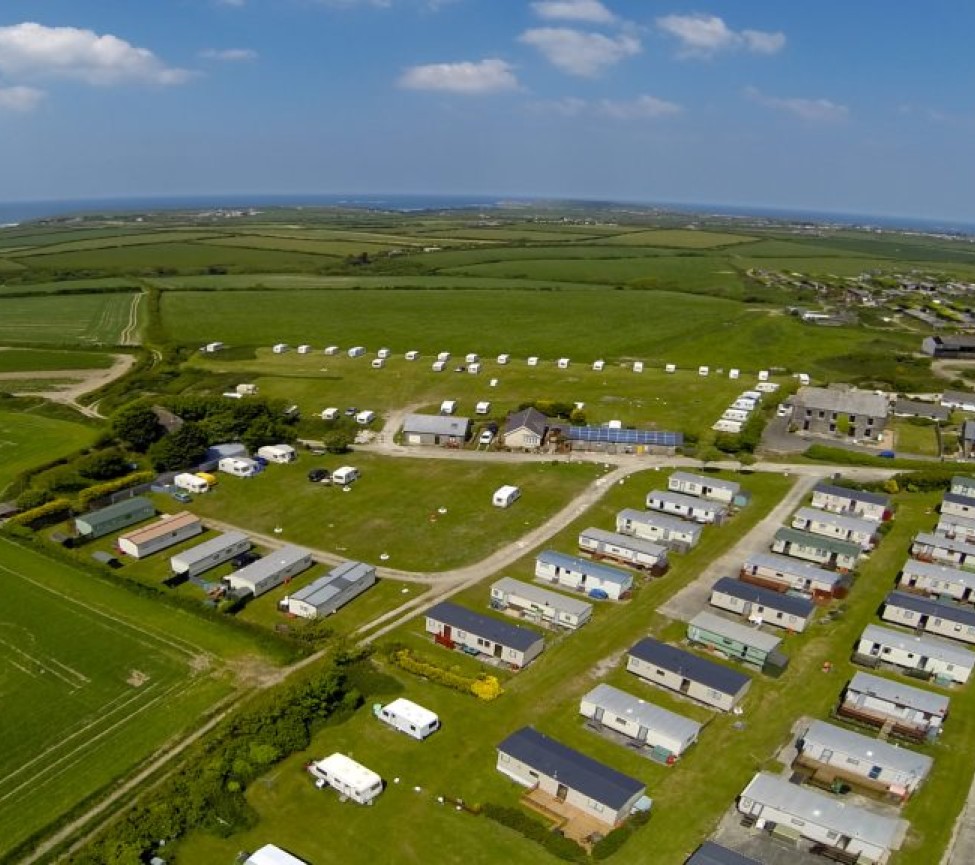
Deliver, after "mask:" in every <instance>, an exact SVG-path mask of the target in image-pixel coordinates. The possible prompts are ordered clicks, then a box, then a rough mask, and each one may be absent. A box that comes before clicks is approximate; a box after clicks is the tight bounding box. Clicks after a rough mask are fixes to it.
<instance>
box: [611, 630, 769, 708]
mask: <svg viewBox="0 0 975 865" xmlns="http://www.w3.org/2000/svg"><path fill="white" fill-rule="evenodd" d="M629 653H630V654H631V655H633V657H634V658H639V659H640V660H641V661H646V662H647V663H649V664H655V665H656V666H658V667H661V668H662V669H664V670H669V671H670V672H672V673H676V674H678V675H681V676H685V677H686V678H688V679H691V680H693V681H695V682H699V683H700V684H702V685H705V686H707V687H708V688H713V689H714V690H715V691H720V692H721V693H722V694H732V695H733V694H737V693H738V692H739V691H740V690H741V689H742V688H744V687H745V685H747V684H748V682H749V681H750V679H749V677H748V676H746V675H745V674H744V673H739V672H738V671H737V670H732V669H731V667H725V666H724V665H723V664H716V663H714V661H707V660H705V659H704V658H699V657H698V656H697V655H694V654H691V653H690V652H685V651H684V650H683V649H678V648H677V647H676V646H671V645H668V644H667V643H661V642H660V641H659V640H655V639H653V637H644V638H643V639H642V640H640V641H639V642H638V643H635V644H634V645H633V646H632V647H631V648H630V650H629Z"/></svg>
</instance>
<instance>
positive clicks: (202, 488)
mask: <svg viewBox="0 0 975 865" xmlns="http://www.w3.org/2000/svg"><path fill="white" fill-rule="evenodd" d="M173 486H174V487H176V488H177V489H180V490H186V492H188V493H197V494H198V495H199V494H200V493H205V492H206V491H207V490H208V489H210V484H208V483H207V482H206V481H205V480H203V478H201V477H200V476H199V475H193V474H190V473H189V472H181V473H180V474H178V475H176V477H174V478H173Z"/></svg>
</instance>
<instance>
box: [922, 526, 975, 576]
mask: <svg viewBox="0 0 975 865" xmlns="http://www.w3.org/2000/svg"><path fill="white" fill-rule="evenodd" d="M911 555H912V556H916V557H917V558H918V559H920V560H921V561H922V562H939V563H941V564H944V565H957V566H958V567H962V568H964V567H970V568H975V544H966V543H965V542H964V541H957V540H955V541H953V540H952V539H951V538H946V537H944V535H936V534H934V533H933V532H918V533H917V534H916V535H915V536H914V541H913V543H912V544H911Z"/></svg>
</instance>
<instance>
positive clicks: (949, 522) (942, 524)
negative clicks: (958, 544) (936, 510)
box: [934, 514, 975, 544]
mask: <svg viewBox="0 0 975 865" xmlns="http://www.w3.org/2000/svg"><path fill="white" fill-rule="evenodd" d="M934 530H935V532H937V533H938V534H939V535H944V536H945V537H946V538H951V539H952V540H956V541H964V542H965V543H969V544H971V543H975V518H973V517H956V516H953V515H952V514H942V515H941V517H940V518H939V519H938V525H936V526H935V527H934Z"/></svg>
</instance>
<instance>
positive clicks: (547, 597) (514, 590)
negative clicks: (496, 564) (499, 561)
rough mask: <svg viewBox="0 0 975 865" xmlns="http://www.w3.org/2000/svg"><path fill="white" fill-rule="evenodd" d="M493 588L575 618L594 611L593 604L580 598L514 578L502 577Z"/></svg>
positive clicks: (493, 584) (492, 585)
mask: <svg viewBox="0 0 975 865" xmlns="http://www.w3.org/2000/svg"><path fill="white" fill-rule="evenodd" d="M491 588H492V589H498V590H500V591H502V592H504V593H505V594H511V595H518V596H519V597H522V598H524V599H525V600H527V601H531V602H532V603H535V604H538V605H539V606H542V607H551V608H552V609H554V610H563V611H564V612H566V613H569V614H570V615H573V616H584V615H585V614H586V612H588V611H590V610H592V604H587V603H586V602H585V601H580V600H579V599H578V598H573V597H570V596H569V595H563V594H562V593H561V592H553V591H551V590H549V589H543V588H542V587H541V586H536V585H533V584H532V583H523V582H522V581H521V580H516V579H514V578H513V577H502V578H501V579H500V580H497V581H496V582H494V583H492V584H491Z"/></svg>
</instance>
